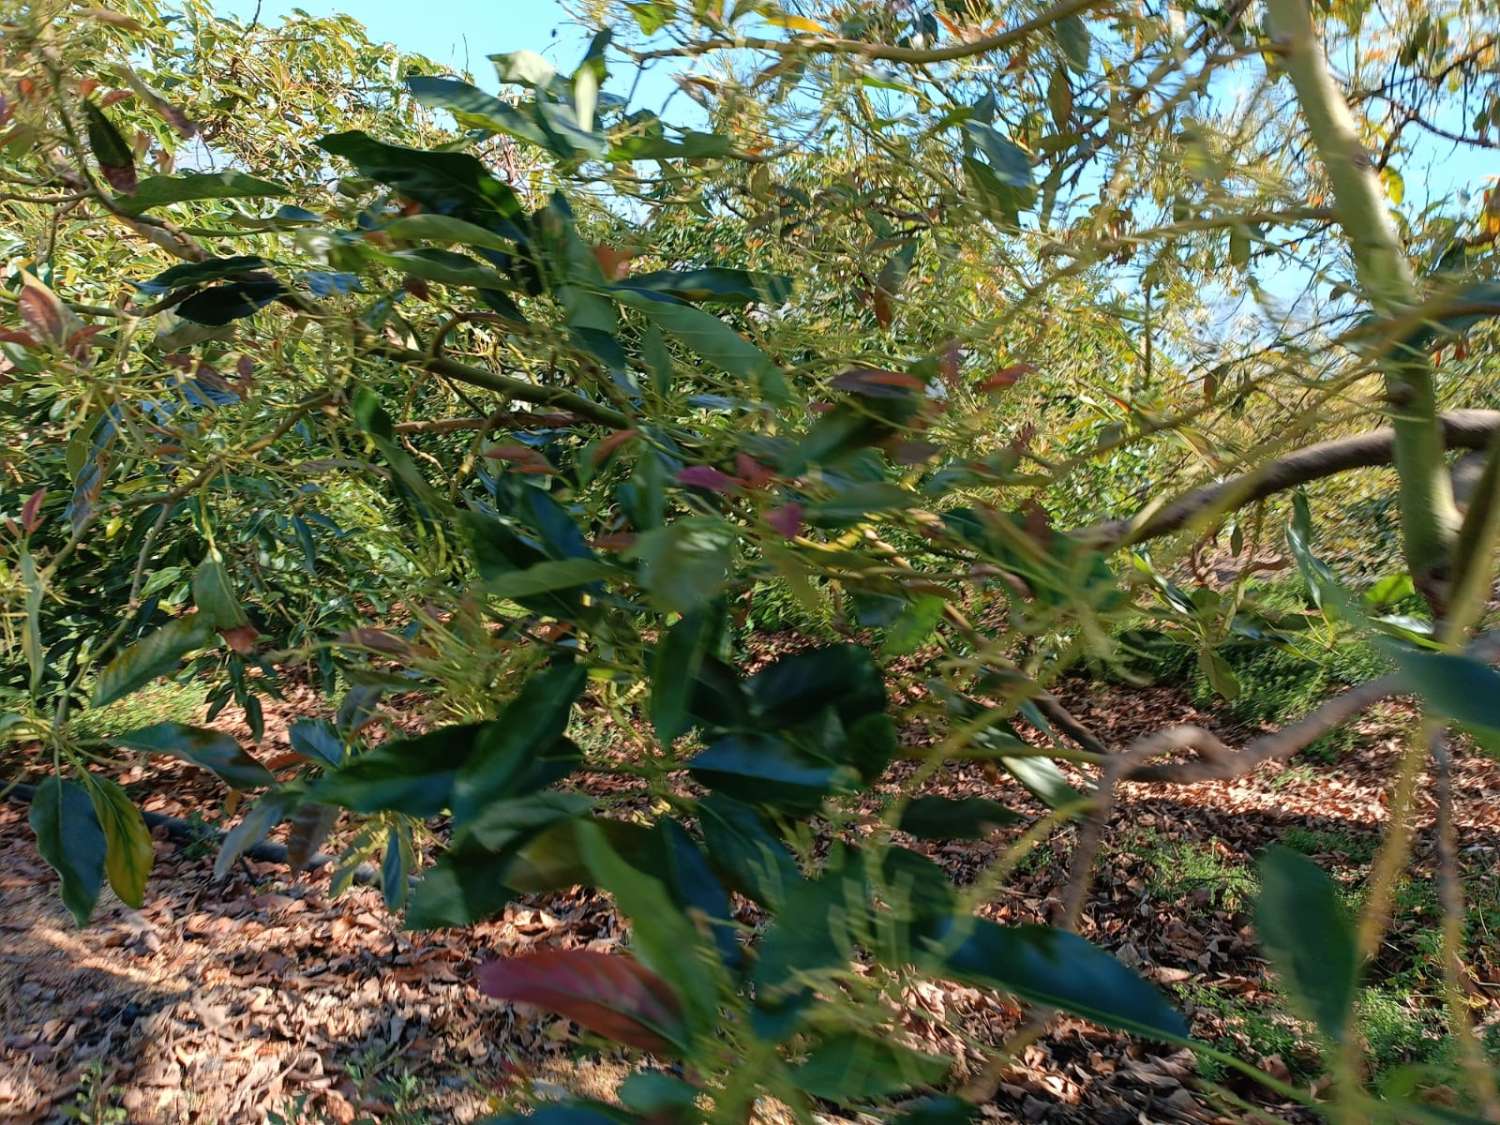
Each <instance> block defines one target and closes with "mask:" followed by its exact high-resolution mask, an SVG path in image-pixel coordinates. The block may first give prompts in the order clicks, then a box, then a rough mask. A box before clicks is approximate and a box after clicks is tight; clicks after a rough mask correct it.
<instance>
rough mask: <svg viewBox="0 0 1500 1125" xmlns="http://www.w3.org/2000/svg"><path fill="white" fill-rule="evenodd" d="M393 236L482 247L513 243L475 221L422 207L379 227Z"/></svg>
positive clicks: (502, 248) (501, 248)
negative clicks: (441, 213)
mask: <svg viewBox="0 0 1500 1125" xmlns="http://www.w3.org/2000/svg"><path fill="white" fill-rule="evenodd" d="M381 230H383V231H384V232H385V233H386V234H388V235H390V236H391V237H392V238H400V239H407V240H410V241H413V242H443V243H461V244H463V245H465V246H478V247H480V248H481V249H484V250H499V251H507V250H509V249H511V247H512V246H513V245H514V244H513V243H512V241H511V240H510V239H508V238H501V237H500V236H499V235H498V234H495V233H494V232H492V231H488V230H486V229H485V228H484V227H482V226H479V225H478V224H477V223H470V222H466V221H465V220H463V219H457V218H454V217H453V216H452V215H438V214H434V213H433V212H431V211H423V212H420V213H418V214H416V215H406V216H403V217H402V218H399V219H394V220H392V221H391V222H389V223H386V225H385V226H383V227H382V228H381Z"/></svg>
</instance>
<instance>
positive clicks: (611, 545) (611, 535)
mask: <svg viewBox="0 0 1500 1125" xmlns="http://www.w3.org/2000/svg"><path fill="white" fill-rule="evenodd" d="M591 546H592V547H593V548H594V550H596V551H627V550H629V549H630V548H631V547H633V546H635V532H633V531H611V532H608V533H606V534H604V535H596V536H594V539H593V541H592V543H591Z"/></svg>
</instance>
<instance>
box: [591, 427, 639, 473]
mask: <svg viewBox="0 0 1500 1125" xmlns="http://www.w3.org/2000/svg"><path fill="white" fill-rule="evenodd" d="M637 432H638V431H636V430H616V431H615V432H614V433H612V434H610V435H609V437H607V438H605V439H604V440H603V441H601V442H600V443H599V444H598V445H596V446H594V464H595V465H602V464H604V462H606V461H608V460H609V458H610V456H611V455H612V454H613V453H614V451H615V450H617V449H619V448H620V446H622V445H624V444H625V443H626V442H627V441H629V440H630V439H631V438H633V437H635V436H636V433H637Z"/></svg>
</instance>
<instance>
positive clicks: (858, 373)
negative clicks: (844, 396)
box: [833, 367, 927, 398]
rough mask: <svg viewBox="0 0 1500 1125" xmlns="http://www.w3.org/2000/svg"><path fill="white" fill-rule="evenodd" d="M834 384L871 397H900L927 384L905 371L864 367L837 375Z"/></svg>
mask: <svg viewBox="0 0 1500 1125" xmlns="http://www.w3.org/2000/svg"><path fill="white" fill-rule="evenodd" d="M833 385H834V386H835V387H838V388H839V390H841V391H852V392H853V393H854V394H857V395H865V396H867V397H869V398H900V397H902V396H903V395H905V394H906V393H907V392H908V391H919V390H921V389H922V388H923V387H925V386H926V385H927V384H925V383H923V382H922V380H920V379H918V378H917V377H916V376H915V375H908V374H907V373H906V372H905V371H882V370H880V369H879V368H873V367H862V368H855V369H854V370H853V371H845V372H844V373H843V374H842V375H837V376H835V377H834V380H833Z"/></svg>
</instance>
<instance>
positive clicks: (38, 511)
mask: <svg viewBox="0 0 1500 1125" xmlns="http://www.w3.org/2000/svg"><path fill="white" fill-rule="evenodd" d="M45 499H47V490H46V489H45V488H39V489H37V490H36V491H35V492H33V493H32V494H31V496H30V498H29V499H28V500H27V501H26V503H24V504H22V505H21V526H22V527H24V528H25V529H26V533H27V534H28V535H29V534H31V533H32V532H33V531H35V530H36V529H37V528H38V527H40V526H41V523H42V501H43V500H45Z"/></svg>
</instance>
